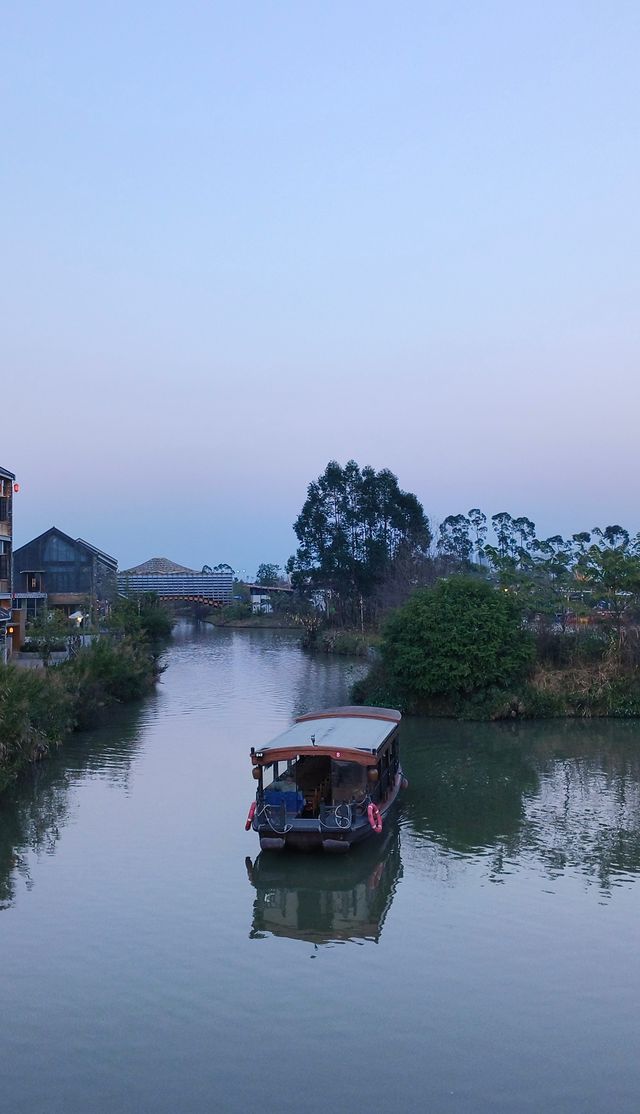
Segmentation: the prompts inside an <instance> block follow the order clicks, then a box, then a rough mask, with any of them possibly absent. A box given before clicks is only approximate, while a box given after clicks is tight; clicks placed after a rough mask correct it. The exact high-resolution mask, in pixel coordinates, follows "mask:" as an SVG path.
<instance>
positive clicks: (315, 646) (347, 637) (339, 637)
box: [302, 625, 380, 658]
mask: <svg viewBox="0 0 640 1114" xmlns="http://www.w3.org/2000/svg"><path fill="white" fill-rule="evenodd" d="M379 645H380V635H379V634H376V633H374V632H371V631H359V630H351V629H339V630H333V629H331V628H330V627H322V626H310V625H307V626H306V627H305V629H304V634H303V636H302V646H303V648H304V649H305V650H315V651H317V652H318V653H321V654H343V655H344V656H345V657H354V658H368V657H370V656H371V655H372V653H373V651H374V650H375V649H376V647H378V646H379Z"/></svg>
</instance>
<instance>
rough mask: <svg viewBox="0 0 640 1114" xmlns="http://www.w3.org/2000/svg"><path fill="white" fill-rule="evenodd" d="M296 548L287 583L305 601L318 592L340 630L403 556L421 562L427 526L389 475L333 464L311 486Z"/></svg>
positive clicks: (427, 541)
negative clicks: (331, 605) (326, 599)
mask: <svg viewBox="0 0 640 1114" xmlns="http://www.w3.org/2000/svg"><path fill="white" fill-rule="evenodd" d="M293 528H294V530H295V533H296V536H297V538H298V541H299V543H300V544H299V547H298V549H297V551H296V554H295V556H294V557H291V558H290V560H289V562H288V564H287V571H288V572H289V573H290V574H291V577H292V583H293V586H294V587H295V588H298V589H300V590H302V591H304V592H306V593H307V594H308V593H310V592H313V591H317V590H322V591H324V592H325V594H326V595H327V594H328V596H329V598H330V599H331V600H332V601H334V602H335V606H336V609H337V616H338V618H339V620H340V621H341V622H343V623H344V622H355V621H357V620H358V617H359V616H360V615H361V614H362V612H363V611H364V609H365V607H366V609H367V611H368V612H369V613H370V612H371V610H372V600H373V597H374V595H375V593H376V591H377V590H378V589H379V587H380V586H381V585H382V584H383V582H384V580H385V578H386V577H387V576H388V575H389V574H390V572H391V570H392V568H393V566H394V563H395V562H396V561H398V560H399V559H400V558H402V557H404V556H406V555H412V556H415V555H418V554H425V553H426V551H427V549H428V547H429V544H430V542H431V531H430V529H429V522H428V519H427V517H426V515H425V513H424V510H423V508H422V505H421V504H420V502H419V501H418V499H417V498H416V496H415V495H413V494H411V493H410V492H406V491H402V490H401V489H400V487H399V485H398V480H397V478H396V477H395V476H394V475H393V473H392V472H390V471H389V470H388V469H386V468H385V469H382V471H380V472H376V471H375V469H373V468H371V467H368V466H367V467H364V468H362V469H361V468H360V467H359V465H358V464H356V462H355V461H354V460H350V461H348V463H347V464H346V465H345V466H344V467H342V466H341V465H340V464H338V463H337V461H335V460H332V461H330V462H329V464H328V465H327V467H326V468H325V470H324V472H323V473H322V475H321V476H319V477H318V479H317V480H315V481H314V482H313V483H311V484H310V485H309V488H308V490H307V498H306V501H305V503H304V506H303V508H302V510H301V512H300V514H299V516H298V518H297V519H296V521H295V523H294V527H293Z"/></svg>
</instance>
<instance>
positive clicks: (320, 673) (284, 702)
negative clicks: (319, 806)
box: [0, 624, 640, 1114]
mask: <svg viewBox="0 0 640 1114" xmlns="http://www.w3.org/2000/svg"><path fill="white" fill-rule="evenodd" d="M167 661H168V668H167V670H166V672H165V673H164V675H163V678H162V682H161V684H160V685H159V686H158V690H157V692H156V693H155V694H154V695H153V696H152V697H151V698H150V699H149V700H148V701H146V702H145V703H144V704H143V705H142V706H140V707H136V708H134V709H131V708H128V709H123V710H122V711H121V712H120V714H119V715H118V717H117V718H116V719H115V720H113V721H112V722H111V723H110V724H109V726H108V727H104V728H102V729H100V730H98V731H94V732H91V733H87V734H85V735H78V736H75V737H74V738H73V739H72V740H71V741H70V742H69V743H68V744H67V745H66V746H65V747H64V748H62V750H61V751H60V752H58V754H57V755H56V756H55V757H54V758H52V759H51V760H49V761H48V762H47V763H44V764H42V765H41V766H40V767H39V768H37V769H36V770H35V772H34V773H33V775H32V776H29V777H27V778H25V780H24V781H23V782H22V783H21V784H20V785H19V786H18V787H17V788H16V790H15V791H14V792H13V793H12V795H11V796H10V797H8V798H5V799H4V801H3V803H2V807H1V810H0V943H1V947H2V974H1V976H0V978H1V983H2V990H1V996H0V1001H1V1003H2V1042H1V1048H2V1052H1V1053H0V1057H1V1060H2V1071H1V1074H0V1081H1V1082H0V1109H1V1110H2V1111H7V1112H11V1114H87V1112H89V1111H91V1112H98V1114H102V1112H104V1114H116V1112H117V1114H120V1112H122V1114H125V1112H126V1114H129V1112H134V1111H135V1112H142V1114H200V1112H203V1114H204V1112H210V1111H223V1112H230V1114H236V1112H238V1114H246V1112H247V1111H260V1112H264V1114H272V1112H273V1114H288V1112H294V1111H295V1112H296V1114H297V1112H299V1111H301V1110H304V1111H308V1112H310V1114H329V1112H330V1114H343V1112H344V1114H347V1112H349V1114H360V1112H365V1111H370V1110H372V1111H379V1112H381V1114H383V1112H396V1111H398V1112H413V1111H416V1112H418V1111H420V1112H422V1111H429V1112H434V1114H441V1112H442V1114H449V1112H450V1114H485V1112H486V1114H498V1112H505V1114H519V1112H521V1111H522V1112H525V1111H526V1112H532V1114H533V1112H535V1114H540V1112H541V1111H550V1112H553V1114H565V1112H567V1114H569V1112H570V1114H602V1111H604V1110H610V1111H614V1112H616V1114H626V1112H629V1114H631V1112H632V1111H633V1112H634V1114H635V1112H636V1111H637V1109H638V1102H639V1099H638V1094H639V1092H640V1066H639V1062H638V1055H637V1048H638V1038H639V1036H640V1022H639V1018H638V1014H639V1007H638V1003H639V1002H640V977H639V962H638V923H639V914H640V889H639V887H638V872H639V870H640V725H639V724H637V723H635V722H633V721H631V722H610V723H602V722H597V721H594V722H579V723H574V722H567V723H565V722H547V723H541V724H506V725H505V724H500V725H494V724H491V725H489V724H487V725H478V724H457V723H451V722H448V721H434V720H431V721H428V720H414V721H406V722H405V724H404V725H403V735H402V756H403V765H404V768H405V772H406V774H407V776H408V778H409V781H410V785H409V789H408V790H407V791H406V793H405V794H404V795H403V796H402V799H401V804H400V807H399V809H398V811H397V816H396V819H395V820H394V821H393V822H392V823H391V824H389V825H388V827H387V830H386V831H385V832H383V834H382V836H381V837H380V843H375V842H374V841H373V839H372V840H370V841H369V844H368V845H367V846H365V847H363V848H360V849H357V850H356V851H354V852H353V853H352V854H351V855H350V856H347V857H339V858H337V859H333V858H327V857H322V856H317V857H305V856H293V857H278V856H273V855H271V856H269V855H262V856H258V847H257V837H256V835H255V833H253V832H249V833H247V832H245V830H244V821H245V817H246V814H247V810H248V806H249V803H250V801H251V798H252V795H253V792H254V782H253V780H252V778H251V770H250V765H249V760H248V752H249V748H250V747H251V746H252V745H253V746H259V745H260V744H261V743H263V742H264V741H265V740H267V739H268V738H269V737H270V736H272V735H274V734H276V733H277V732H279V731H280V730H281V729H283V728H284V727H286V726H287V725H288V723H289V722H290V720H291V717H292V716H293V715H294V714H296V713H299V712H302V711H307V710H309V709H311V708H314V707H322V706H327V705H330V704H334V703H339V702H345V701H346V699H347V694H348V688H349V684H350V683H351V682H352V681H353V679H354V678H355V677H356V676H357V675H358V672H359V670H361V668H362V666H361V665H358V664H357V663H351V662H349V661H347V660H345V659H341V658H331V657H312V656H309V655H306V654H305V653H303V652H302V651H301V650H300V649H299V647H298V645H297V642H296V639H295V637H294V636H293V635H292V634H291V633H289V632H285V631H273V632H269V631H229V630H221V629H213V628H210V627H204V628H202V629H200V628H193V627H190V626H189V625H186V624H185V625H183V626H181V627H179V628H178V630H177V633H176V638H175V641H174V644H173V646H172V648H171V649H170V651H169V653H168V657H167ZM312 963H313V966H312V965H311V964H312Z"/></svg>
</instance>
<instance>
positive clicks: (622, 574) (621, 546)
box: [576, 526, 640, 647]
mask: <svg viewBox="0 0 640 1114" xmlns="http://www.w3.org/2000/svg"><path fill="white" fill-rule="evenodd" d="M592 533H593V534H594V535H595V536H596V537H599V538H600V539H601V541H602V542H603V543H604V544H603V545H597V544H596V543H593V544H592V545H590V546H589V547H588V548H583V549H582V551H581V552H580V554H579V556H578V559H577V562H576V573H577V575H578V577H579V578H580V579H581V580H582V581H583V582H585V583H586V584H587V585H588V586H589V587H590V589H591V591H592V592H593V593H594V595H595V596H596V597H597V598H599V599H600V600H602V601H603V602H604V603H605V604H606V609H607V611H608V613H609V614H610V615H611V619H612V621H613V625H614V627H615V630H616V636H617V642H618V647H620V646H621V643H622V625H623V621H624V619H625V613H626V612H627V611H628V609H629V607H630V605H631V604H633V603H634V601H635V600H636V599H637V597H638V595H639V594H640V556H639V555H638V552H637V546H636V543H635V540H634V541H631V540H630V538H629V534H628V532H627V530H624V529H623V528H622V527H621V526H607V527H606V529H604V530H601V529H600V528H599V527H597V526H596V527H595V528H594V529H593V531H592Z"/></svg>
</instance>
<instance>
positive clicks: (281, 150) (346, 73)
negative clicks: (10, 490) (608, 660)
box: [0, 0, 640, 574]
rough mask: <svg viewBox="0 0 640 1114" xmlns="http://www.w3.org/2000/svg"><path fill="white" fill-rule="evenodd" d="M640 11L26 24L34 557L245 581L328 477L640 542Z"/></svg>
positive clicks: (8, 13)
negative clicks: (218, 570) (49, 537)
mask: <svg viewBox="0 0 640 1114" xmlns="http://www.w3.org/2000/svg"><path fill="white" fill-rule="evenodd" d="M639 51H640V6H639V5H638V4H637V3H636V2H635V0H633V2H626V0H616V3H615V4H608V5H607V4H603V3H602V2H600V0H598V2H597V3H595V2H591V0H580V2H578V0H575V2H574V0H554V2H547V0H536V2H535V3H533V2H526V0H523V2H522V3H513V2H512V0H508V2H494V0H474V2H467V0H458V2H456V3H455V4H453V3H451V2H450V0H448V2H442V3H440V2H431V0H421V2H415V3H414V2H403V0H399V2H398V0H396V2H394V3H393V4H392V3H389V2H387V3H380V2H377V0H367V2H366V3H364V2H362V3H361V2H358V0H356V2H349V0H341V2H339V3H338V2H334V0H322V2H321V3H320V2H314V0H307V2H297V3H289V2H287V0H282V2H277V3H276V2H271V3H267V2H265V3H251V2H249V3H245V4H238V3H228V2H226V0H220V2H218V3H215V2H213V0H209V2H207V3H204V2H202V3H201V2H193V0H180V3H177V2H173V0H168V2H163V0H154V2H153V3H151V2H150V0H137V2H136V3H133V4H132V3H131V0H127V2H126V3H124V2H120V0H111V2H110V3H109V4H106V3H97V2H96V3H87V2H86V0H82V2H70V0H58V2H57V3H56V4H51V3H50V2H48V0H47V2H39V0H21V2H17V0H13V2H11V0H9V2H7V3H5V4H3V5H2V30H1V33H0V127H1V129H2V137H3V138H2V144H1V148H0V166H1V178H0V213H1V217H0V220H1V221H2V250H1V254H0V259H1V262H0V272H1V278H2V290H1V291H0V313H1V314H2V324H1V327H0V351H1V365H0V397H1V398H2V400H3V405H2V409H3V416H4V421H3V434H2V443H1V446H0V465H1V466H3V467H5V468H9V469H10V470H12V471H14V472H15V473H16V474H17V478H18V479H19V481H20V485H21V490H20V494H19V496H17V497H16V504H15V529H14V535H15V542H16V544H22V543H24V542H25V541H27V540H28V539H29V538H31V537H33V536H35V535H36V534H38V533H40V532H42V531H43V530H45V529H47V528H48V527H49V526H51V525H54V524H55V525H57V526H59V527H60V528H61V529H63V530H65V531H66V532H67V533H70V534H72V535H73V536H74V537H75V536H82V537H85V538H87V539H88V540H90V541H91V542H93V543H94V544H95V545H98V546H99V547H100V548H103V549H105V550H107V551H108V552H110V553H113V554H114V555H115V556H116V557H118V560H119V563H120V567H122V568H125V567H128V566H130V565H133V564H137V563H139V562H141V561H143V560H145V559H147V558H148V557H151V556H158V555H159V556H167V557H170V558H172V559H173V560H175V561H178V562H179V563H181V564H185V565H188V566H190V567H195V568H200V567H201V566H202V565H203V564H204V563H207V564H217V563H218V562H221V561H226V562H228V563H230V564H231V565H233V566H234V567H235V568H236V569H238V570H239V571H246V572H247V573H248V574H251V573H252V572H253V571H255V568H256V566H257V565H258V564H259V563H260V562H262V561H269V562H272V561H273V562H275V563H283V562H284V561H286V559H287V557H288V556H289V555H290V554H291V553H292V552H293V551H294V548H295V536H294V534H293V531H292V523H293V521H294V519H295V518H296V516H297V514H298V513H299V511H300V509H301V507H302V504H303V502H304V499H305V496H306V489H307V485H308V484H309V483H310V482H311V481H312V480H313V479H315V478H316V477H317V476H318V475H319V474H320V473H321V472H322V471H323V470H324V468H325V466H326V464H327V462H328V461H329V460H331V459H337V460H339V461H341V462H342V463H344V462H346V461H347V460H348V459H351V458H353V459H355V460H357V461H358V462H359V463H360V464H361V465H364V464H371V465H373V466H374V467H375V468H384V467H388V468H390V469H391V470H392V471H393V472H394V473H395V474H396V475H397V476H398V479H399V482H400V485H401V487H403V488H404V489H405V490H409V491H413V492H415V494H416V495H417V496H418V497H419V499H420V500H421V501H422V503H423V504H424V507H425V510H426V512H427V514H428V515H429V517H430V518H431V519H432V521H433V522H435V523H437V522H439V521H441V520H442V519H443V518H444V517H445V516H446V515H447V514H455V513H458V512H460V511H463V512H464V511H467V510H468V509H469V508H470V507H472V506H480V507H482V508H483V509H484V510H485V511H486V513H487V514H488V515H491V514H493V513H496V512H497V511H502V510H508V511H509V512H510V513H512V514H514V515H522V514H525V515H527V516H528V517H529V518H532V519H533V520H534V521H535V522H536V523H537V525H538V531H539V534H540V535H541V536H547V535H549V534H553V533H558V532H559V533H565V534H566V533H572V532H575V531H577V530H581V529H589V528H591V527H593V526H594V525H596V524H602V525H606V524H607V523H610V522H621V523H622V524H624V525H626V526H627V527H628V528H629V529H630V530H632V531H634V532H635V531H636V530H638V529H640V511H639V508H638V500H637V468H636V456H637V438H638V409H639V407H638V403H639V396H640V389H639V386H638V351H639V335H638V333H639V320H640V317H639V314H638V305H639V295H640V270H639V268H640V251H639V247H640V244H639V239H640V236H639V211H640V206H639V205H638V196H639V185H640V182H639V170H640V144H639V139H640V135H639V127H638V124H639V115H640V68H639V67H638V64H637V59H638V56H639Z"/></svg>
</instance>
